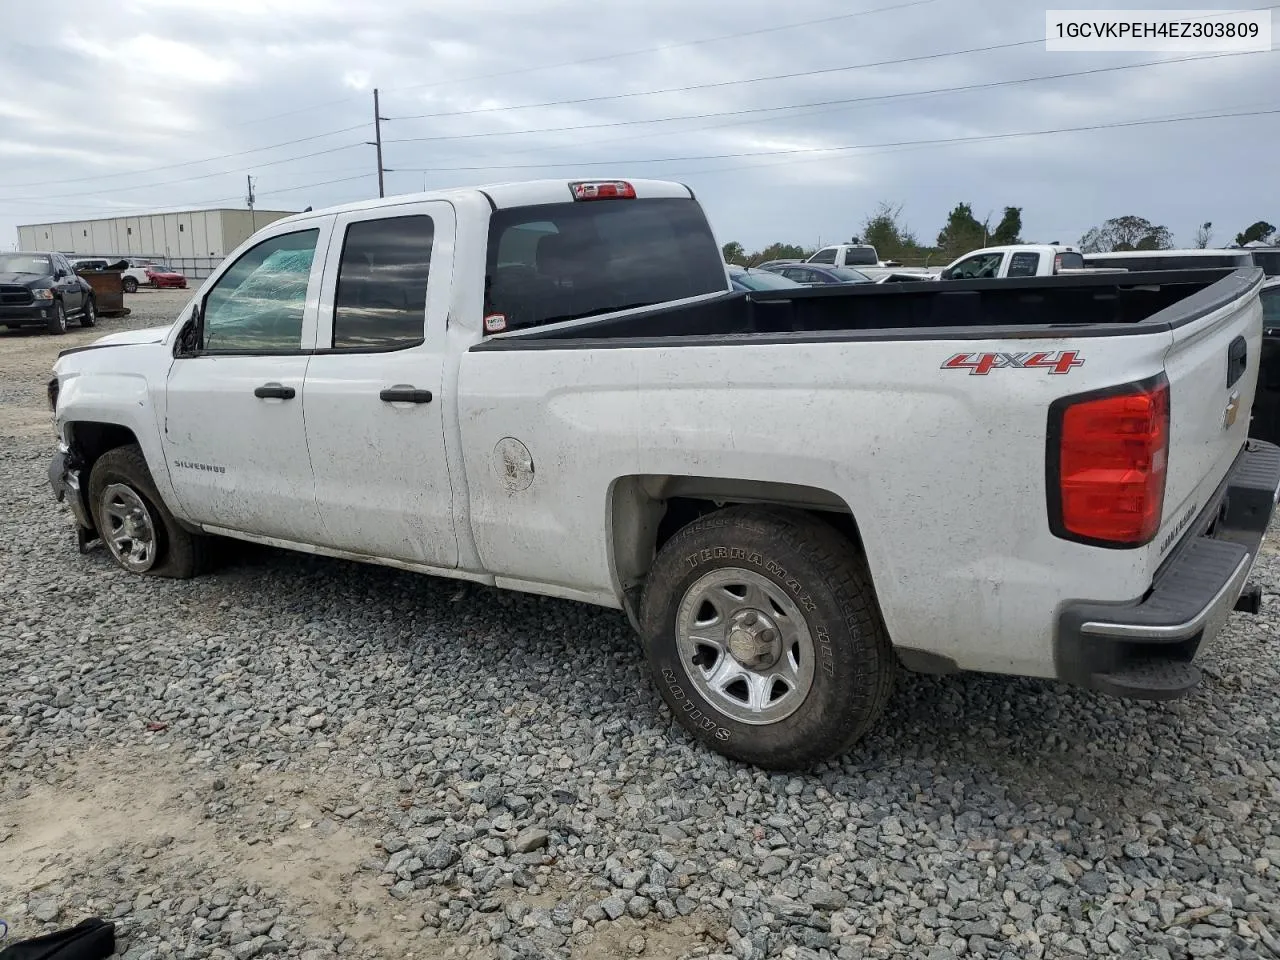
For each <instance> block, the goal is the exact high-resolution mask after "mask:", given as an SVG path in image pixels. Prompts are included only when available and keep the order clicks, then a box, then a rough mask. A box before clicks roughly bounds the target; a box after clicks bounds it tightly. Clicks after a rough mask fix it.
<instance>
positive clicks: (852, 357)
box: [56, 181, 1261, 676]
mask: <svg viewBox="0 0 1280 960" xmlns="http://www.w3.org/2000/svg"><path fill="white" fill-rule="evenodd" d="M633 182H634V183H635V185H636V187H637V191H638V192H639V193H640V195H641V196H646V195H665V196H678V195H681V192H682V191H683V188H681V187H678V186H677V185H671V184H660V185H656V186H655V185H653V184H652V183H651V182H649V181H633ZM567 195H568V192H567V188H566V183H565V182H564V181H550V182H539V183H534V184H517V185H505V186H499V187H494V188H491V189H490V196H491V197H492V198H493V199H494V202H495V203H497V204H498V205H499V206H502V205H511V204H517V203H544V202H554V201H556V200H560V201H563V200H564V199H565V198H566V197H567ZM620 202H625V201H620ZM490 210H491V207H490V203H489V199H488V198H486V197H485V196H484V195H483V194H481V193H479V192H477V191H475V190H469V191H468V190H449V191H442V192H439V193H436V194H430V195H425V194H424V195H417V196H410V197H399V198H394V199H392V200H383V201H372V202H367V203H364V204H357V205H351V206H348V207H345V208H340V209H339V210H337V211H318V212H315V213H309V214H304V215H300V216H297V217H291V218H288V219H287V220H283V221H278V222H276V223H274V224H272V225H271V226H270V227H268V228H266V229H265V230H263V231H260V232H259V233H258V234H257V235H256V236H255V237H254V238H253V240H252V241H246V243H244V244H242V245H241V247H240V248H239V249H238V250H236V251H234V252H233V254H232V255H231V256H230V257H228V259H227V261H226V263H225V264H224V265H223V267H222V268H221V270H226V269H228V268H229V267H230V266H231V264H233V263H234V262H235V260H236V259H237V258H238V257H239V256H240V254H242V253H243V252H244V251H245V250H247V249H248V248H249V247H250V246H251V245H252V244H253V243H256V242H258V241H260V240H261V239H262V238H264V237H266V236H270V235H274V234H276V233H283V232H289V231H293V230H299V229H306V228H309V227H313V226H314V227H319V228H320V229H321V232H322V236H321V240H320V244H319V246H318V248H317V257H316V263H315V266H314V267H313V272H312V276H311V290H310V292H309V293H308V299H307V308H306V314H305V317H306V319H305V322H304V328H303V336H302V343H301V346H302V347H305V348H308V349H311V348H319V349H320V351H323V350H324V349H326V348H327V347H328V346H329V345H330V343H331V329H330V326H331V317H332V305H333V299H334V286H335V277H336V264H337V258H338V257H339V256H340V252H341V248H342V237H343V229H344V227H345V225H346V224H348V223H349V222H352V221H354V220H360V219H367V218H371V217H383V216H397V215H402V214H409V213H418V212H426V213H429V214H430V215H431V216H432V217H433V218H435V221H436V240H435V248H434V251H433V256H432V264H431V279H430V281H429V284H428V307H427V316H426V321H425V324H426V325H425V330H424V335H425V340H424V343H423V344H422V345H421V346H419V347H414V348H412V349H408V350H403V351H398V352H391V353H368V354H361V355H353V354H327V355H326V354H324V353H323V352H319V353H316V354H315V355H307V354H302V355H298V356H291V357H219V358H211V357H201V358H194V359H190V360H174V359H172V345H173V342H174V339H175V337H176V335H177V332H178V329H179V328H180V327H181V325H182V323H183V321H184V320H185V317H186V315H187V313H188V312H189V311H185V312H184V315H183V317H180V318H179V321H178V323H177V324H175V325H174V327H173V328H171V329H170V330H169V331H168V333H167V335H166V336H165V338H164V341H163V342H155V340H156V336H155V334H154V333H152V332H145V333H140V334H138V335H137V338H138V342H135V343H132V344H129V345H123V346H120V347H119V348H118V349H113V350H101V351H97V350H90V351H85V352H81V353H76V354H72V355H70V356H68V357H65V358H63V359H62V360H60V361H59V363H58V364H57V367H56V370H57V373H58V375H59V377H60V378H61V379H62V392H61V396H60V402H59V410H58V419H59V422H60V423H61V424H62V425H63V428H64V430H65V428H66V425H67V424H69V423H71V422H74V421H76V420H95V421H99V422H111V423H121V424H125V425H128V426H129V427H130V428H131V429H133V430H134V431H135V433H136V434H137V435H138V436H139V439H140V440H141V442H142V444H143V448H144V451H145V452H146V455H147V459H148V462H149V463H150V464H151V467H152V470H153V472H154V473H155V474H156V476H157V484H158V486H159V487H160V491H161V495H162V497H164V499H165V501H166V502H167V503H169V505H170V506H171V508H172V509H173V510H174V512H175V513H176V514H178V515H179V516H182V517H184V518H186V519H188V520H192V521H194V522H196V523H199V524H201V525H202V526H203V527H204V528H205V529H207V530H210V531H211V532H219V533H228V534H230V535H234V536H238V537H241V538H244V539H249V540H255V541H257V542H262V543H272V544H275V545H278V546H286V547H290V548H293V549H300V550H306V551H309V552H313V553H319V554H324V555H328V556H340V557H347V558H350V559H358V560H365V561H371V562H375V563H384V564H387V565H390V566H395V567H399V568H402V569H409V570H417V571H421V572H428V573H435V574H442V575H446V576H453V577H459V578H462V579H469V580H477V581H480V582H485V583H492V584H494V585H496V586H498V587H504V588H511V589H517V590H525V591H532V592H538V593H544V594H549V595H552V596H559V597H565V598H571V599H576V600H582V601H584V602H589V603H597V604H602V605H605V606H615V607H616V606H621V604H622V589H623V588H624V586H626V584H624V583H622V582H620V579H619V577H618V575H617V571H616V570H615V567H614V557H615V555H616V554H618V553H621V552H625V550H624V548H623V547H622V546H620V545H617V544H614V542H613V539H612V538H613V535H614V528H613V514H614V511H615V510H620V511H621V513H622V515H624V516H626V517H627V518H628V519H627V522H624V524H623V526H622V527H620V528H619V529H623V530H628V529H633V527H632V526H628V525H627V523H629V522H630V521H632V520H635V519H636V518H637V517H638V516H639V512H638V508H639V507H640V506H641V503H640V502H639V501H638V500H637V498H638V497H639V494H638V493H637V491H638V490H639V489H640V485H639V484H638V483H636V482H631V481H629V480H628V478H636V477H642V476H664V475H671V476H678V477H699V478H710V479H711V480H717V479H718V480H721V481H759V482H769V483H773V484H798V485H803V486H805V487H809V488H813V489H815V490H817V491H822V492H825V494H827V495H829V496H832V497H834V498H837V499H838V501H840V502H842V503H843V504H845V505H847V507H848V508H849V509H850V510H851V511H852V513H853V515H854V517H855V518H856V520H857V523H858V525H859V528H860V531H861V534H862V539H863V542H864V546H865V549H866V553H867V557H868V561H869V564H870V568H871V573H872V577H873V580H874V583H875V587H876V592H877V596H878V599H879V603H880V607H881V609H882V610H883V613H884V617H885V620H886V623H887V626H888V628H889V633H890V636H891V637H892V638H893V640H894V642H895V643H897V644H899V645H901V646H904V647H910V648H914V649H919V650H927V651H933V652H936V653H938V654H941V655H943V656H946V657H949V658H952V659H953V660H955V661H956V663H957V664H958V665H960V666H961V667H964V668H969V669H975V670H987V671H993V672H1001V673H1012V674H1023V675H1031V676H1051V675H1053V674H1054V672H1055V671H1054V663H1053V638H1054V630H1055V622H1056V616H1057V613H1058V610H1059V609H1060V607H1061V606H1062V604H1063V603H1064V602H1066V601H1068V600H1073V599H1092V600H1099V601H1109V600H1111V601H1124V600H1130V599H1132V598H1134V597H1137V596H1140V595H1141V594H1142V593H1143V592H1144V591H1145V590H1146V589H1147V588H1148V587H1149V585H1150V583H1151V579H1152V576H1153V574H1154V571H1155V569H1156V567H1157V566H1158V564H1159V562H1160V559H1161V554H1160V550H1159V543H1160V541H1161V540H1162V539H1163V537H1164V536H1165V535H1166V533H1167V532H1168V531H1169V530H1171V529H1173V528H1174V526H1175V525H1176V524H1177V522H1178V520H1179V519H1180V518H1181V517H1182V515H1183V513H1184V512H1185V511H1186V509H1187V508H1188V507H1189V506H1194V505H1195V504H1196V503H1197V502H1200V503H1202V502H1203V498H1204V497H1205V496H1206V495H1207V493H1208V491H1210V490H1212V489H1213V488H1214V487H1215V486H1216V485H1217V484H1218V482H1219V481H1220V480H1221V478H1222V476H1223V474H1224V473H1225V471H1226V469H1227V465H1228V463H1229V462H1230V459H1231V456H1232V455H1233V452H1234V451H1235V450H1238V449H1239V447H1240V445H1241V443H1242V441H1243V438H1244V435H1245V431H1246V430H1247V425H1246V423H1245V421H1244V419H1243V418H1242V419H1240V420H1239V421H1238V422H1237V423H1236V425H1235V426H1234V427H1232V429H1231V430H1229V431H1223V430H1222V426H1221V413H1222V409H1223V405H1224V404H1225V402H1226V399H1227V391H1226V389H1225V383H1223V382H1221V381H1222V380H1223V378H1222V373H1223V369H1222V368H1223V366H1224V363H1223V354H1225V350H1226V344H1227V343H1228V342H1229V340H1230V339H1231V338H1232V337H1234V336H1236V335H1237V334H1242V335H1244V336H1245V337H1246V339H1247V340H1248V342H1249V356H1250V361H1251V363H1250V368H1249V370H1248V372H1247V373H1246V375H1245V377H1244V378H1243V379H1242V380H1241V381H1240V382H1239V383H1238V384H1237V385H1236V386H1235V388H1234V389H1236V390H1238V391H1239V392H1240V395H1241V403H1242V404H1243V405H1244V406H1246V407H1247V406H1248V405H1249V404H1250V403H1251V402H1252V391H1253V388H1254V383H1255V380H1256V377H1257V359H1256V358H1257V356H1258V347H1259V338H1260V335H1261V321H1260V307H1259V302H1258V297H1257V287H1254V288H1253V289H1252V290H1250V291H1247V292H1245V293H1243V294H1242V296H1241V298H1240V299H1238V300H1236V301H1234V302H1233V303H1231V304H1229V305H1228V306H1226V307H1224V308H1222V309H1221V310H1219V311H1217V312H1216V313H1215V314H1214V315H1212V316H1209V317H1206V318H1204V319H1202V320H1201V321H1198V322H1196V323H1193V324H1190V325H1188V326H1186V327H1183V328H1181V329H1180V330H1179V331H1178V332H1177V334H1176V335H1171V334H1168V333H1156V334H1145V335H1141V336H1116V337H1105V338H1081V339H1072V338H1070V337H1065V336H1064V337H1063V338H1061V339H1055V340H1038V341H1036V342H1035V348H1036V349H1037V350H1045V351H1049V352H1058V351H1078V353H1079V355H1080V357H1081V358H1083V359H1084V361H1085V362H1084V364H1083V365H1082V366H1079V367H1076V368H1073V369H1072V370H1071V371H1070V373H1069V374H1068V375H1066V376H1053V375H1049V374H1048V373H1047V372H1046V371H1045V370H1043V369H1016V368H1015V369H1009V368H998V369H995V370H992V371H991V372H990V373H989V374H988V375H986V376H973V375H970V374H969V372H968V371H967V370H964V369H943V368H942V364H943V362H944V361H945V360H947V358H948V357H950V356H952V355H953V354H956V353H966V352H968V353H974V352H994V353H1019V352H1023V351H1025V350H1026V349H1027V343H1026V341H1024V340H1016V339H1001V340H989V341H981V342H974V341H962V340H942V339H938V340H932V341H907V340H903V341H867V342H835V341H832V342H824V343H800V342H796V343H783V344H777V343H775V344H763V343H751V342H749V340H748V341H747V342H739V343H736V344H734V345H731V346H719V345H708V346H688V345H679V344H676V343H672V344H671V345H670V346H658V347H650V348H646V349H640V348H629V347H622V348H614V349H599V350H589V349H575V350H528V351H509V352H507V351H484V352H478V353H472V352H469V349H468V348H469V347H471V346H473V345H474V344H476V343H477V342H479V341H480V339H481V338H482V336H483V332H482V329H481V328H482V324H483V303H482V290H483V279H484V270H485V266H484V265H485V255H486V245H487V227H488V220H489V215H490ZM218 276H219V273H215V274H214V276H212V277H211V278H210V279H209V280H208V281H206V282H205V284H204V286H203V287H202V289H201V291H200V293H199V296H203V294H204V293H205V292H206V291H207V290H208V289H209V288H210V287H211V285H212V284H214V283H216V281H217V279H218ZM726 283H727V281H726ZM577 322H578V323H581V322H584V321H577ZM522 335H525V334H523V333H521V332H519V331H517V332H510V333H505V334H500V335H499V336H501V337H502V338H504V339H511V338H519V337H521V336H522ZM117 342H120V341H119V340H117ZM1161 371H1165V372H1166V374H1167V375H1168V377H1169V380H1170V382H1171V388H1172V410H1173V427H1172V438H1173V447H1172V450H1171V452H1170V462H1169V483H1168V495H1167V499H1166V508H1165V511H1164V520H1165V526H1164V529H1162V530H1161V532H1160V534H1159V535H1157V537H1156V538H1155V541H1154V542H1153V545H1152V546H1150V547H1148V548H1144V549H1139V550H1103V549H1098V548H1093V547H1087V546H1083V545H1080V544H1074V543H1069V542H1066V541H1063V540H1059V539H1056V538H1054V537H1053V536H1052V535H1051V534H1050V533H1049V530H1048V522H1047V516H1046V511H1047V507H1046V498H1045V443H1046V424H1047V411H1048V407H1049V404H1050V403H1051V402H1052V401H1053V400H1055V399H1057V398H1058V397H1061V396H1063V395H1066V394H1074V393H1080V392H1084V391H1088V390H1092V389H1095V388H1099V387H1104V386H1112V385H1115V384H1120V383H1127V382H1132V381H1135V380H1139V379H1143V378H1145V377H1149V376H1153V375H1155V374H1157V373H1159V372H1161ZM268 380H270V381H275V382H280V383H287V384H291V385H295V386H296V389H297V390H298V396H297V399H296V400H293V401H288V402H280V401H268V402H264V401H262V400H259V399H257V398H255V397H254V396H253V388H254V387H255V386H257V385H259V384H260V383H263V382H266V381H268ZM395 384H412V385H414V386H415V387H418V388H420V389H428V390H431V391H432V394H433V401H432V402H431V403H428V404H417V405H409V404H392V403H383V402H381V401H380V400H379V399H378V392H379V390H381V389H382V388H383V387H387V386H392V385H395ZM162 437H163V441H162V439H161V438H162ZM175 461H186V462H194V463H203V464H208V465H214V466H223V467H226V472H225V473H218V472H209V471H202V470H199V469H191V468H190V467H187V466H183V467H177V466H174V463H175ZM170 478H171V479H170ZM617 497H622V498H628V497H629V498H631V499H632V500H634V501H636V502H635V503H631V502H628V503H625V504H622V505H619V504H617V503H615V498H617ZM636 555H643V551H640V552H639V553H637V554H636Z"/></svg>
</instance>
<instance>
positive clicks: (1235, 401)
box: [1222, 392, 1240, 430]
mask: <svg viewBox="0 0 1280 960" xmlns="http://www.w3.org/2000/svg"><path fill="white" fill-rule="evenodd" d="M1239 414H1240V394H1239V392H1236V393H1233V394H1231V399H1229V400H1228V401H1227V409H1226V411H1225V412H1224V413H1223V415H1222V429H1223V430H1229V429H1230V428H1231V425H1232V424H1233V423H1235V422H1236V417H1237V416H1239Z"/></svg>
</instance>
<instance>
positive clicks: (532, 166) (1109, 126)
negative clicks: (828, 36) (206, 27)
mask: <svg viewBox="0 0 1280 960" xmlns="http://www.w3.org/2000/svg"><path fill="white" fill-rule="evenodd" d="M1271 114H1280V108H1277V109H1272V110H1255V111H1248V112H1241V113H1216V114H1208V115H1203V116H1194V115H1187V116H1178V117H1167V118H1160V119H1148V120H1126V121H1121V122H1117V123H1096V124H1089V125H1086V126H1079V127H1056V128H1053V129H1048V130H1022V131H1015V132H1011V133H994V134H981V135H975V136H970V137H942V138H938V139H932V140H899V141H894V142H890V143H867V144H852V145H849V146H841V147H794V148H791V149H788V150H760V151H755V152H750V153H719V154H705V155H702V156H691V157H630V158H622V159H609V160H585V161H581V160H565V161H559V162H555V163H517V164H493V165H484V166H470V167H399V168H397V169H398V170H399V171H400V172H402V173H461V172H466V171H474V170H542V169H559V168H563V167H585V166H623V165H626V164H640V163H682V162H686V161H690V160H735V159H743V158H748V157H777V156H790V155H798V154H806V153H845V152H848V151H851V150H867V149H872V148H879V147H904V146H924V145H929V146H940V145H951V144H960V143H979V142H984V141H990V140H1005V139H1013V138H1018V137H1040V136H1048V135H1050V134H1057V133H1083V132H1085V131H1089V130H1116V129H1121V128H1124V127H1141V126H1150V125H1154V124H1166V123H1185V122H1191V121H1195V120H1221V119H1227V118H1231V117H1260V116H1269V115H1271Z"/></svg>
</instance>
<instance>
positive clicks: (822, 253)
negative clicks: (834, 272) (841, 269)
mask: <svg viewBox="0 0 1280 960" xmlns="http://www.w3.org/2000/svg"><path fill="white" fill-rule="evenodd" d="M809 262H810V263H829V264H831V265H832V266H835V262H836V248H835V247H826V248H825V249H822V250H819V251H818V252H817V253H815V254H814V255H813V257H812V258H811V259H810V260H809Z"/></svg>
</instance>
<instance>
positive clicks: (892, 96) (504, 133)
mask: <svg viewBox="0 0 1280 960" xmlns="http://www.w3.org/2000/svg"><path fill="white" fill-rule="evenodd" d="M1276 52H1277V51H1276V50H1266V51H1256V50H1251V51H1247V52H1243V53H1212V54H1204V55H1201V56H1195V57H1179V58H1177V59H1172V60H1149V61H1145V62H1143V63H1126V64H1119V65H1117V66H1111V67H1095V68H1093V69H1090V70H1074V71H1072V72H1070V73H1053V74H1045V75H1041V76H1035V77H1018V78H1015V79H1011V80H992V81H989V82H986V83H970V84H965V85H963V86H955V87H934V88H933V89H930V90H909V91H905V92H903V93H886V94H877V95H874V96H868V97H848V98H841V99H837V100H816V101H811V102H809V103H790V104H783V105H781V106H776V107H746V108H743V109H740V110H719V111H716V112H714V113H698V114H686V115H682V116H670V117H653V118H650V119H645V120H612V121H609V122H607V123H584V124H577V125H574V126H566V127H542V128H537V129H533V130H497V131H493V132H489V133H460V134H453V135H442V136H434V137H400V138H397V139H389V140H384V141H383V143H432V142H442V141H455V140H479V139H485V138H488V137H515V136H526V135H528V134H533V133H569V132H574V131H580V130H603V129H607V128H610V127H630V126H638V125H642V124H650V123H674V122H678V121H682V120H711V119H714V118H717V117H738V116H746V115H749V114H758V113H777V112H781V111H784V110H803V109H808V108H811V107H830V106H844V105H849V104H858V103H876V102H880V101H884V100H899V99H905V98H909V97H923V96H931V95H934V94H940V93H965V92H969V91H973V90H988V89H992V88H995V87H1005V86H1016V85H1018V84H1023V83H1036V82H1039V81H1042V80H1064V79H1067V78H1071V77H1087V76H1092V75H1094V74H1101V73H1114V72H1117V71H1121V70H1136V69H1140V68H1143V67H1160V66H1164V65H1165V64H1171V63H1188V62H1192V61H1197V60H1218V59H1221V58H1223V57H1240V56H1254V55H1259V54H1261V55H1266V54H1269V53H1276ZM774 119H777V118H774ZM781 119H789V118H786V117H784V118H781Z"/></svg>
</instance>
